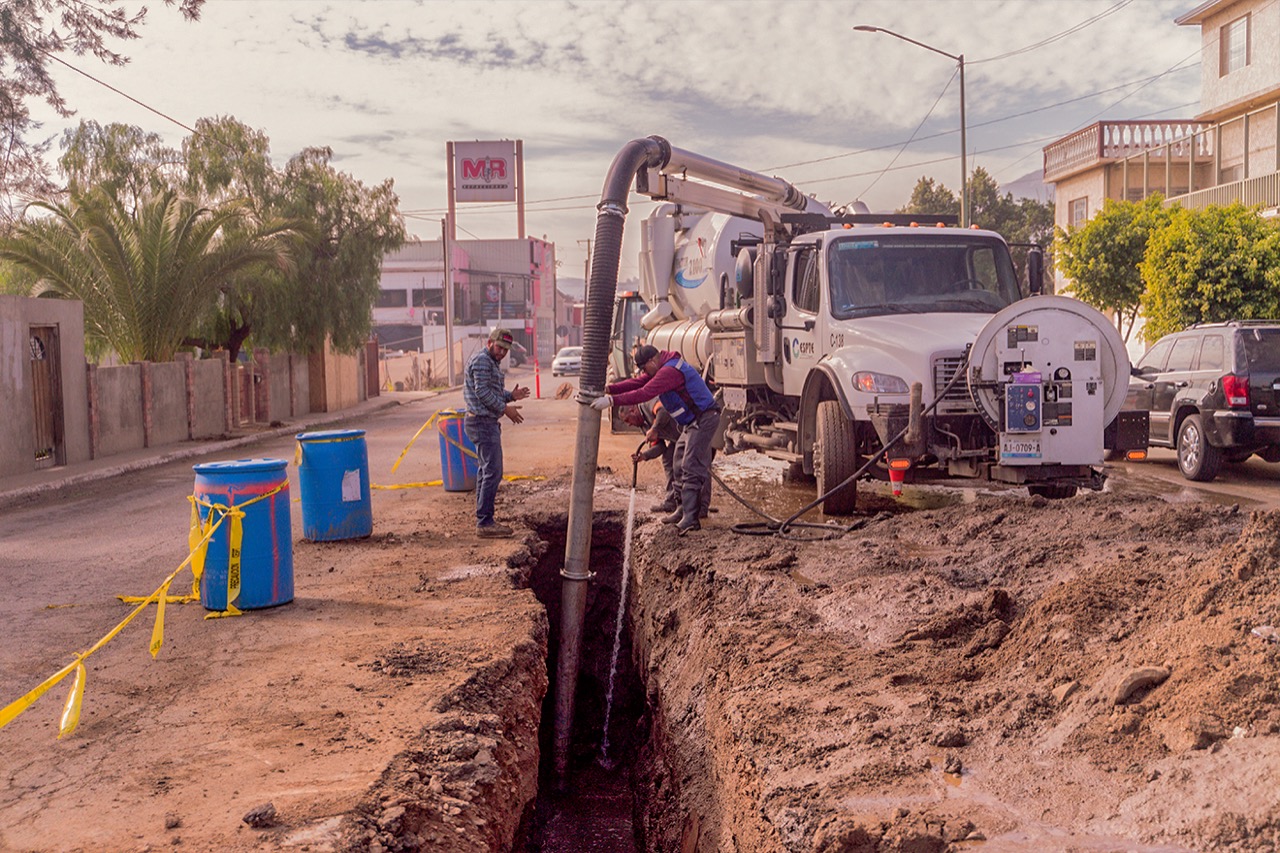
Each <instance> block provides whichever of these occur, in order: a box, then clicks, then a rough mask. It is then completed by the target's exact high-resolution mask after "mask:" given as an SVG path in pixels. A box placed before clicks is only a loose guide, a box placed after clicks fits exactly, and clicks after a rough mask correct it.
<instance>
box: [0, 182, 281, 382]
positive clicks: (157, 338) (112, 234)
mask: <svg viewBox="0 0 1280 853" xmlns="http://www.w3.org/2000/svg"><path fill="white" fill-rule="evenodd" d="M32 207H34V208H36V209H39V210H43V211H44V212H45V213H46V214H47V215H45V216H41V217H37V218H33V217H31V216H27V217H24V220H23V222H22V223H20V224H19V225H18V226H17V227H16V228H15V229H14V231H13V233H12V235H11V236H10V237H8V238H6V239H4V240H3V241H0V259H3V260H9V261H12V262H14V263H17V264H19V265H21V266H23V267H25V268H26V269H28V270H30V271H31V272H32V273H34V274H35V275H36V276H37V278H38V279H39V281H38V283H37V285H36V294H37V295H38V294H40V293H52V294H55V295H58V296H64V297H67V298H71V299H79V300H80V301H81V302H83V303H84V317H85V334H86V337H88V338H89V339H91V341H93V342H97V343H101V344H105V345H107V346H110V347H111V348H112V349H114V350H115V351H116V352H117V353H118V354H119V356H120V358H121V359H123V360H125V361H169V360H170V359H172V358H173V356H174V353H175V352H176V351H177V350H178V348H179V347H180V346H181V345H182V343H183V340H184V339H185V338H186V337H188V336H189V335H190V334H191V333H192V331H193V330H194V329H195V327H196V325H197V324H198V322H199V320H200V318H201V316H202V315H203V314H204V313H205V312H206V311H208V310H209V309H211V308H212V307H213V306H214V305H215V303H216V302H217V300H218V296H219V293H220V290H219V288H220V286H221V285H222V284H223V283H224V282H226V281H227V280H229V279H230V278H231V277H232V276H233V275H235V274H236V273H238V272H240V271H242V270H245V269H247V268H248V267H251V266H253V265H257V264H262V263H268V264H272V265H275V266H278V267H282V268H288V267H289V266H290V265H291V263H292V258H291V254H290V251H289V246H288V245H287V240H288V238H290V237H291V236H293V234H294V230H293V228H292V227H291V226H290V224H288V223H284V222H276V223H272V224H269V225H261V224H256V223H252V222H251V219H250V217H251V214H250V212H249V209H248V207H247V206H244V205H242V204H239V203H236V202H231V203H226V204H223V205H220V206H218V207H217V208H208V207H202V206H200V205H197V204H196V203H195V202H193V201H191V200H190V199H187V198H184V197H182V196H181V195H179V194H178V193H177V192H175V191H173V190H166V191H163V192H159V193H156V194H155V195H152V196H150V197H148V198H145V199H142V200H141V201H139V202H138V204H137V206H136V207H135V208H134V209H133V210H127V209H125V207H124V206H123V205H121V204H120V202H119V201H118V200H117V199H116V198H115V197H114V196H113V195H112V194H110V193H108V192H106V191H104V190H102V189H101V188H94V189H91V190H88V191H87V192H85V193H82V194H77V195H73V196H72V198H71V199H70V200H69V201H67V202H66V203H65V204H54V203H50V202H36V203H34V204H33V205H32ZM246 226H248V227H246ZM232 232H234V233H235V234H237V237H235V238H234V239H229V238H228V237H227V236H226V235H227V234H228V233H232Z"/></svg>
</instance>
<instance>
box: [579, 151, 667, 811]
mask: <svg viewBox="0 0 1280 853" xmlns="http://www.w3.org/2000/svg"><path fill="white" fill-rule="evenodd" d="M670 156H671V146H670V145H669V144H668V143H667V142H666V140H664V139H661V138H660V137H656V136H653V137H649V138H647V139H636V140H632V141H631V142H629V143H627V144H626V145H625V146H624V147H623V149H622V150H621V151H619V152H618V155H617V156H616V157H614V160H613V164H612V165H611V166H610V167H609V174H608V176H607V177H606V178H605V184H604V191H603V192H602V193H601V197H600V204H598V205H597V206H596V210H597V211H599V212H598V213H597V215H596V239H595V251H594V253H593V256H592V258H591V277H590V279H589V280H588V282H587V296H586V305H585V309H584V317H583V329H582V371H581V374H580V378H579V380H578V396H577V401H578V403H579V406H578V437H577V443H576V449H575V452H574V466H573V486H572V491H571V494H570V498H569V527H568V531H567V533H566V538H565V547H564V568H563V569H561V570H560V575H561V577H562V578H564V580H563V581H562V583H561V592H560V601H561V613H560V655H559V658H558V661H557V669H556V710H555V714H556V718H555V744H554V760H555V770H556V776H557V778H558V779H559V782H560V785H561V787H564V785H565V782H566V774H567V771H568V767H569V740H570V736H571V735H572V733H573V699H574V691H575V690H576V689H577V685H578V669H579V665H580V663H581V660H582V630H583V617H584V616H585V614H586V609H587V584H588V583H589V582H590V580H591V576H592V572H591V570H590V568H589V567H590V560H591V530H592V515H593V512H594V492H595V487H596V464H597V461H598V459H599V455H600V412H599V411H597V410H595V409H593V408H591V402H592V400H594V399H595V398H597V397H599V396H600V395H601V394H603V393H604V388H605V374H606V369H607V367H608V361H609V332H610V326H611V324H612V319H613V297H614V293H615V291H616V290H617V287H618V259H619V258H620V257H621V254H622V227H623V224H624V222H625V220H626V215H627V196H628V194H629V193H630V191H631V181H632V178H634V176H635V174H636V172H637V171H639V170H640V169H642V168H661V167H662V166H663V165H664V164H665V163H666V161H667V160H668V159H669V158H670Z"/></svg>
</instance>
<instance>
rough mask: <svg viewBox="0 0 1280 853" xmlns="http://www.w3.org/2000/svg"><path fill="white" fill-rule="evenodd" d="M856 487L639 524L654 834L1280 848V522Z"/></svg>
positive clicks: (1261, 516) (1185, 510)
mask: <svg viewBox="0 0 1280 853" xmlns="http://www.w3.org/2000/svg"><path fill="white" fill-rule="evenodd" d="M881 494H883V493H881ZM860 505H861V506H862V507H863V508H864V509H869V510H870V511H871V512H877V511H880V510H891V512H881V514H880V515H878V516H877V517H876V518H875V520H873V521H871V522H870V523H869V524H868V525H867V526H866V527H865V528H864V529H862V530H859V531H856V532H854V533H852V534H849V535H848V536H846V537H844V538H842V539H840V540H837V541H828V542H820V543H813V542H795V541H787V540H784V539H779V538H775V537H749V536H738V535H734V534H732V533H730V532H729V531H728V530H727V529H726V526H727V524H728V523H729V522H728V520H727V519H725V520H722V521H720V522H717V523H713V524H712V525H711V527H712V529H709V530H705V531H704V532H702V533H701V534H699V535H698V536H691V537H685V538H677V537H676V535H675V534H674V532H673V531H672V530H671V529H670V528H669V527H665V526H663V525H660V524H657V523H656V522H648V523H645V524H644V525H643V526H642V527H641V528H640V529H639V532H638V534H637V535H638V541H637V547H636V554H637V557H636V566H635V574H634V588H633V595H634V599H633V600H634V610H633V611H632V618H633V620H634V624H635V644H636V655H637V660H638V669H639V671H640V673H641V674H642V677H643V678H645V679H646V682H647V692H648V696H649V702H650V714H651V723H650V726H651V739H650V742H649V746H648V748H647V749H646V753H645V757H644V759H643V760H642V768H641V770H640V771H639V774H638V778H637V780H636V783H635V785H634V790H635V791H636V793H637V797H638V798H639V800H640V802H639V811H638V814H640V815H641V816H642V817H641V820H642V822H643V832H644V841H645V846H646V848H647V849H648V850H652V851H672V850H690V851H691V850H698V851H720V850H741V851H781V850H787V851H810V850H812V851H824V853H834V851H884V850H893V851H943V850H959V849H981V850H990V851H996V850H1027V851H1030V850H1126V851H1135V850H1239V851H1245V850H1248V851H1258V850H1275V849H1277V846H1278V845H1280V737H1277V734H1278V733H1280V706H1278V705H1277V699H1278V698H1280V687H1278V686H1277V670H1278V664H1280V644H1276V643H1274V642H1272V641H1271V639H1272V638H1273V637H1274V634H1272V632H1271V631H1270V628H1269V626H1271V625H1274V624H1280V567H1278V563H1280V514H1275V513H1254V514H1248V513H1242V512H1240V511H1239V510H1238V509H1237V508H1235V507H1213V506H1209V505H1202V504H1183V505H1171V504H1169V503H1166V502H1164V501H1161V500H1153V499H1151V498H1141V499H1139V498H1136V497H1126V496H1124V495H1117V494H1110V493H1106V494H1096V495H1095V494H1088V495H1082V496H1080V497H1078V498H1073V499H1070V500H1066V501H1054V502H1049V501H1045V500H1043V499H1039V498H1027V497H1025V496H1022V497H1020V496H1019V495H1018V493H1016V492H1014V493H1006V494H1001V495H994V496H990V495H978V496H977V497H976V498H975V499H974V500H973V501H971V502H966V503H961V504H958V505H954V506H950V507H946V508H942V509H932V510H923V511H915V512H911V511H901V510H900V509H898V508H897V507H896V506H895V505H894V504H891V503H890V502H889V499H888V498H886V497H879V498H877V497H876V496H875V495H874V494H869V493H868V494H863V495H862V496H861V497H860ZM1255 629H1257V631H1256V632H1255Z"/></svg>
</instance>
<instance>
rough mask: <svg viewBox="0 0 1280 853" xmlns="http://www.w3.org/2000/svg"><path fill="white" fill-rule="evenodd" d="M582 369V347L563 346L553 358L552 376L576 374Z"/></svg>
mask: <svg viewBox="0 0 1280 853" xmlns="http://www.w3.org/2000/svg"><path fill="white" fill-rule="evenodd" d="M581 370H582V347H561V348H560V352H558V353H556V357H555V358H553V359H551V375H552V376H571V375H572V376H576V375H577V374H578V373H579V372H580V371H581Z"/></svg>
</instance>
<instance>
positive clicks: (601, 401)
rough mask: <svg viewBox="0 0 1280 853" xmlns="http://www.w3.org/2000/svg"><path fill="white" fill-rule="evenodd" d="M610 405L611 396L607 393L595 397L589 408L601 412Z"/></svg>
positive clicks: (611, 403)
mask: <svg viewBox="0 0 1280 853" xmlns="http://www.w3.org/2000/svg"><path fill="white" fill-rule="evenodd" d="M612 405H613V398H612V397H610V396H609V395H608V394H605V395H604V396H603V397H596V398H595V399H594V400H592V401H591V408H593V409H595V410H596V411H598V412H603V411H604V410H605V409H607V408H609V407H610V406H612Z"/></svg>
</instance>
